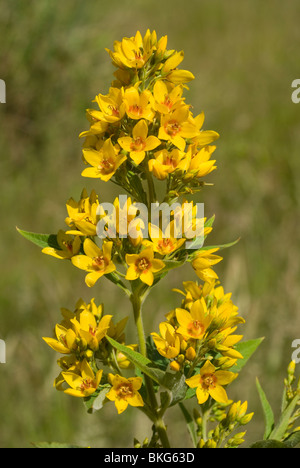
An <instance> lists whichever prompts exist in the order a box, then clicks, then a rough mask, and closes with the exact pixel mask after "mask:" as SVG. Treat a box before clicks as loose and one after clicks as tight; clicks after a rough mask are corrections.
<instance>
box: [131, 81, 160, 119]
mask: <svg viewBox="0 0 300 468" xmlns="http://www.w3.org/2000/svg"><path fill="white" fill-rule="evenodd" d="M152 101H153V96H152V94H151V92H150V91H149V90H148V89H145V90H144V91H142V92H141V93H139V91H138V90H137V88H136V87H134V86H131V87H130V88H127V89H126V90H125V93H124V103H125V109H126V113H127V115H128V117H130V118H131V119H134V120H139V119H146V120H149V121H152V120H153V117H154V115H155V112H154V110H153V108H152Z"/></svg>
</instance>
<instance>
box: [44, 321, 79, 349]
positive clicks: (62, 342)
mask: <svg viewBox="0 0 300 468" xmlns="http://www.w3.org/2000/svg"><path fill="white" fill-rule="evenodd" d="M55 335H56V338H45V337H43V340H44V341H45V342H46V343H47V345H49V346H50V347H51V348H52V349H54V351H56V352H58V353H61V354H69V353H72V352H73V351H75V350H76V349H77V343H76V338H77V334H76V333H75V331H74V330H73V329H72V328H66V327H64V326H63V325H60V324H57V325H56V326H55Z"/></svg>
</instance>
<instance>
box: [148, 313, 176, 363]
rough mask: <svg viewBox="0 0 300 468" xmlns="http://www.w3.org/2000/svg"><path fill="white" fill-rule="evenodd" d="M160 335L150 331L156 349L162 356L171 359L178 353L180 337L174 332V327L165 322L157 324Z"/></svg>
mask: <svg viewBox="0 0 300 468" xmlns="http://www.w3.org/2000/svg"><path fill="white" fill-rule="evenodd" d="M159 331H160V335H158V334H157V333H151V335H152V338H153V341H154V343H155V345H156V347H157V351H158V352H159V354H161V355H162V356H164V357H166V358H168V359H172V358H174V357H176V356H178V354H179V353H180V338H179V336H178V335H177V334H176V332H175V328H174V327H172V325H170V324H169V323H167V322H162V323H160V324H159Z"/></svg>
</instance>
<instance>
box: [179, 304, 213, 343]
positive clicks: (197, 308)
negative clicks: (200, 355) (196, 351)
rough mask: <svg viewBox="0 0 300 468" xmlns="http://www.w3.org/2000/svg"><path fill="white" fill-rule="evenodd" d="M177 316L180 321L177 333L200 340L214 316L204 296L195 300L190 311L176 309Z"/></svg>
mask: <svg viewBox="0 0 300 468" xmlns="http://www.w3.org/2000/svg"><path fill="white" fill-rule="evenodd" d="M176 318H177V320H178V323H179V328H178V329H177V333H180V334H181V335H183V337H185V338H187V339H188V338H193V339H196V340H200V339H202V338H203V337H204V335H205V333H206V331H207V329H208V327H209V325H210V323H211V320H212V318H211V317H210V316H209V314H208V311H207V307H206V303H205V301H204V299H203V298H201V299H198V300H197V301H195V302H194V303H193V304H192V306H191V308H190V311H189V312H188V311H187V310H185V309H180V308H177V309H176Z"/></svg>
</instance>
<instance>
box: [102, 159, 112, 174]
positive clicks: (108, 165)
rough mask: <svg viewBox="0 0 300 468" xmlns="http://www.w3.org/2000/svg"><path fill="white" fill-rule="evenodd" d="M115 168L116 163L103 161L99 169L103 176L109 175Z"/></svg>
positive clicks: (107, 160)
mask: <svg viewBox="0 0 300 468" xmlns="http://www.w3.org/2000/svg"><path fill="white" fill-rule="evenodd" d="M114 167H115V165H114V163H113V162H111V161H110V160H109V159H103V160H102V161H101V162H100V164H99V166H98V169H99V172H100V173H101V174H109V173H110V172H112V171H113V170H114Z"/></svg>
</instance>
